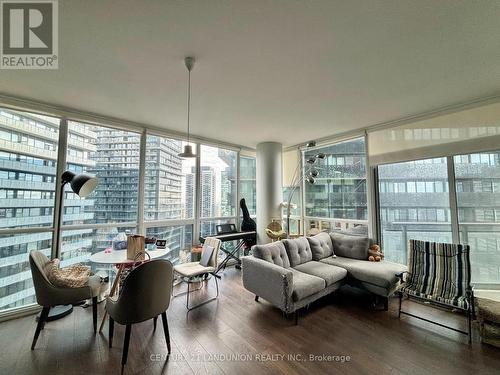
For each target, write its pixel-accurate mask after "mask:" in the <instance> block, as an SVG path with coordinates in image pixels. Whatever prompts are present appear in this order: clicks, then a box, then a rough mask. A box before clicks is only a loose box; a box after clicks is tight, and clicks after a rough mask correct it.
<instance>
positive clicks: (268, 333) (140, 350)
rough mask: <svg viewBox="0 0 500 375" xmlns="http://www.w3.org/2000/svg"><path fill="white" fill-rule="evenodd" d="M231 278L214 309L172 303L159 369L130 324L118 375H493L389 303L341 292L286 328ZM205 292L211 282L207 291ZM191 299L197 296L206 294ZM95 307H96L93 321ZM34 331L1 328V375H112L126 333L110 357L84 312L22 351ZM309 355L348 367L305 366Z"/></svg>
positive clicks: (149, 330)
mask: <svg viewBox="0 0 500 375" xmlns="http://www.w3.org/2000/svg"><path fill="white" fill-rule="evenodd" d="M240 276H241V274H240V271H238V270H235V269H227V270H226V271H225V273H224V275H223V276H222V280H221V282H220V283H219V287H220V296H219V299H218V301H216V302H211V303H209V304H207V305H204V306H202V307H200V308H198V309H196V310H193V311H191V312H189V313H187V312H186V309H185V306H184V303H185V298H183V297H177V298H174V299H173V300H172V304H171V306H170V308H169V310H168V312H167V314H168V321H169V326H170V336H171V340H172V355H171V356H170V358H169V360H168V361H166V360H165V355H166V353H167V349H166V344H165V337H164V335H163V330H162V329H157V330H156V332H153V321H152V320H151V321H148V322H144V323H141V324H137V325H134V326H133V327H132V336H131V341H130V352H129V357H128V363H127V366H126V368H125V374H142V373H147V374H160V373H165V374H204V373H206V374H236V373H238V374H251V375H257V374H328V373H342V374H343V373H346V374H424V373H425V374H428V373H433V374H498V373H500V349H495V348H493V347H490V346H486V345H481V344H480V343H479V342H478V337H477V329H476V332H475V336H474V342H473V344H472V346H469V345H468V344H467V339H466V337H465V335H461V334H459V333H455V332H453V331H450V330H446V329H443V328H440V327H437V326H434V325H431V324H428V323H425V322H422V321H419V320H416V319H414V318H411V317H402V318H401V319H398V316H397V306H398V301H397V299H394V300H392V301H390V305H389V311H388V312H385V311H373V310H370V308H369V298H368V296H367V295H365V294H364V293H361V292H359V291H356V290H354V289H351V288H345V289H343V290H341V291H340V292H339V293H338V294H337V295H335V296H330V297H327V298H324V299H323V300H321V301H318V302H317V303H315V304H313V305H311V306H310V308H309V310H308V311H306V312H303V313H302V314H301V316H300V320H299V325H298V326H295V325H294V321H293V319H292V318H290V319H284V318H283V316H282V314H281V312H280V311H279V310H277V309H275V308H273V307H272V306H271V305H270V304H269V303H268V302H266V301H264V300H262V299H260V300H259V302H255V301H254V296H253V295H252V294H251V293H249V292H247V291H246V290H245V289H244V288H243V286H242V284H241V278H240ZM212 288H213V284H212V281H210V284H209V292H214V289H212ZM199 293H202V294H200V295H199V298H204V297H206V295H205V294H204V293H206V291H201V292H199ZM193 302H195V301H194V298H193ZM103 308H104V305H103V304H101V305H100V306H99V318H100V317H101V316H102V315H101V314H102V311H103ZM404 308H405V309H407V310H411V311H414V312H418V313H419V314H426V315H427V316H430V315H431V314H432V316H433V318H435V319H442V320H443V321H444V322H447V323H448V324H454V325H456V326H462V327H464V326H465V319H464V318H463V317H462V316H457V315H455V314H452V313H449V312H444V311H440V310H436V309H432V308H428V307H426V306H421V305H418V304H415V303H412V302H405V303H404ZM35 326H36V322H35V316H29V317H24V318H20V319H16V320H12V321H8V322H4V323H0V345H1V350H0V374H115V373H119V372H120V368H121V365H120V360H121V354H122V348H123V336H124V332H125V327H124V326H121V325H119V324H115V333H114V342H113V348H112V349H109V348H108V335H107V324H106V326H105V329H104V331H103V333H102V334H97V335H94V334H93V330H92V309H91V308H87V309H84V308H82V307H75V309H74V312H73V313H72V314H71V315H69V316H67V317H65V318H63V319H60V320H58V321H54V322H50V323H47V324H46V326H45V329H44V330H43V331H42V333H41V334H40V338H39V339H38V343H37V346H36V349H35V350H34V351H31V350H30V344H31V340H32V338H33V333H34V330H35ZM158 327H160V328H161V324H159V325H158ZM281 355H284V356H285V357H284V358H283V357H280V356H281ZM287 355H288V356H289V357H287ZM310 355H318V356H322V355H330V356H339V357H340V356H344V357H347V356H348V357H349V360H345V361H343V362H342V361H335V360H332V359H333V358H331V359H330V360H328V358H323V357H320V358H316V360H314V361H311V360H310ZM292 356H295V358H293V357H292ZM337 359H340V358H337Z"/></svg>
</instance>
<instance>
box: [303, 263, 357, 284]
mask: <svg viewBox="0 0 500 375" xmlns="http://www.w3.org/2000/svg"><path fill="white" fill-rule="evenodd" d="M294 269H296V270H297V271H300V272H303V273H307V274H308V275H313V276H317V277H321V278H322V279H323V280H325V281H326V285H327V286H329V285H332V284H335V283H336V282H338V281H340V280H342V279H344V278H345V277H346V275H347V270H345V269H344V268H340V267H337V266H332V265H330V264H327V263H322V262H316V261H314V260H313V261H310V262H307V263H303V264H299V265H298V266H296V267H294Z"/></svg>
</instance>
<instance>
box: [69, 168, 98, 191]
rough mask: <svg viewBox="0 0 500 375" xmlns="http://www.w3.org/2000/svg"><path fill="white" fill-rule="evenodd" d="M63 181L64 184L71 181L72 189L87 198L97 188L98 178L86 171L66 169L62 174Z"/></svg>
mask: <svg viewBox="0 0 500 375" xmlns="http://www.w3.org/2000/svg"><path fill="white" fill-rule="evenodd" d="M62 183H63V185H64V184H67V183H69V185H70V186H71V190H73V192H74V193H75V194H78V196H79V197H81V198H85V197H86V196H87V195H89V194H91V193H92V192H93V191H94V190H95V188H96V186H97V183H98V179H97V177H95V176H92V175H89V174H86V173H80V174H75V173H73V172H71V171H66V172H64V173H63V174H62Z"/></svg>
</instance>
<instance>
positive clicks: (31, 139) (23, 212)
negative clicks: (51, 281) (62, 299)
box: [0, 109, 59, 311]
mask: <svg viewBox="0 0 500 375" xmlns="http://www.w3.org/2000/svg"><path fill="white" fill-rule="evenodd" d="M58 137H59V119H57V118H53V117H48V116H40V115H35V114H32V113H28V112H20V111H13V110H9V109H0V231H1V232H0V242H1V243H0V311H1V310H5V309H9V308H16V307H22V306H25V305H28V304H31V303H34V302H35V291H34V288H33V282H32V279H31V272H30V267H29V262H28V254H29V252H30V251H32V250H40V251H42V252H43V253H44V254H45V255H46V256H48V257H49V258H50V256H51V246H52V230H53V220H54V198H55V190H56V184H55V175H56V163H57V150H58Z"/></svg>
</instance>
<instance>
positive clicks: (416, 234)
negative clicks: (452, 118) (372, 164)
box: [378, 158, 452, 264]
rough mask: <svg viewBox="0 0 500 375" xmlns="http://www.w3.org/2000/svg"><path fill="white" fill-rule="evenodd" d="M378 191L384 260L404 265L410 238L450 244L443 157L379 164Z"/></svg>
mask: <svg viewBox="0 0 500 375" xmlns="http://www.w3.org/2000/svg"><path fill="white" fill-rule="evenodd" d="M378 192H379V215H380V234H381V240H382V244H383V250H384V254H385V257H386V259H387V260H390V261H393V262H397V263H402V264H406V263H407V259H406V257H407V244H408V240H410V239H418V240H425V241H435V242H452V231H451V216H450V198H449V189H448V169H447V161H446V158H436V159H426V160H416V161H410V162H404V163H395V164H386V165H381V166H379V167H378Z"/></svg>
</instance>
